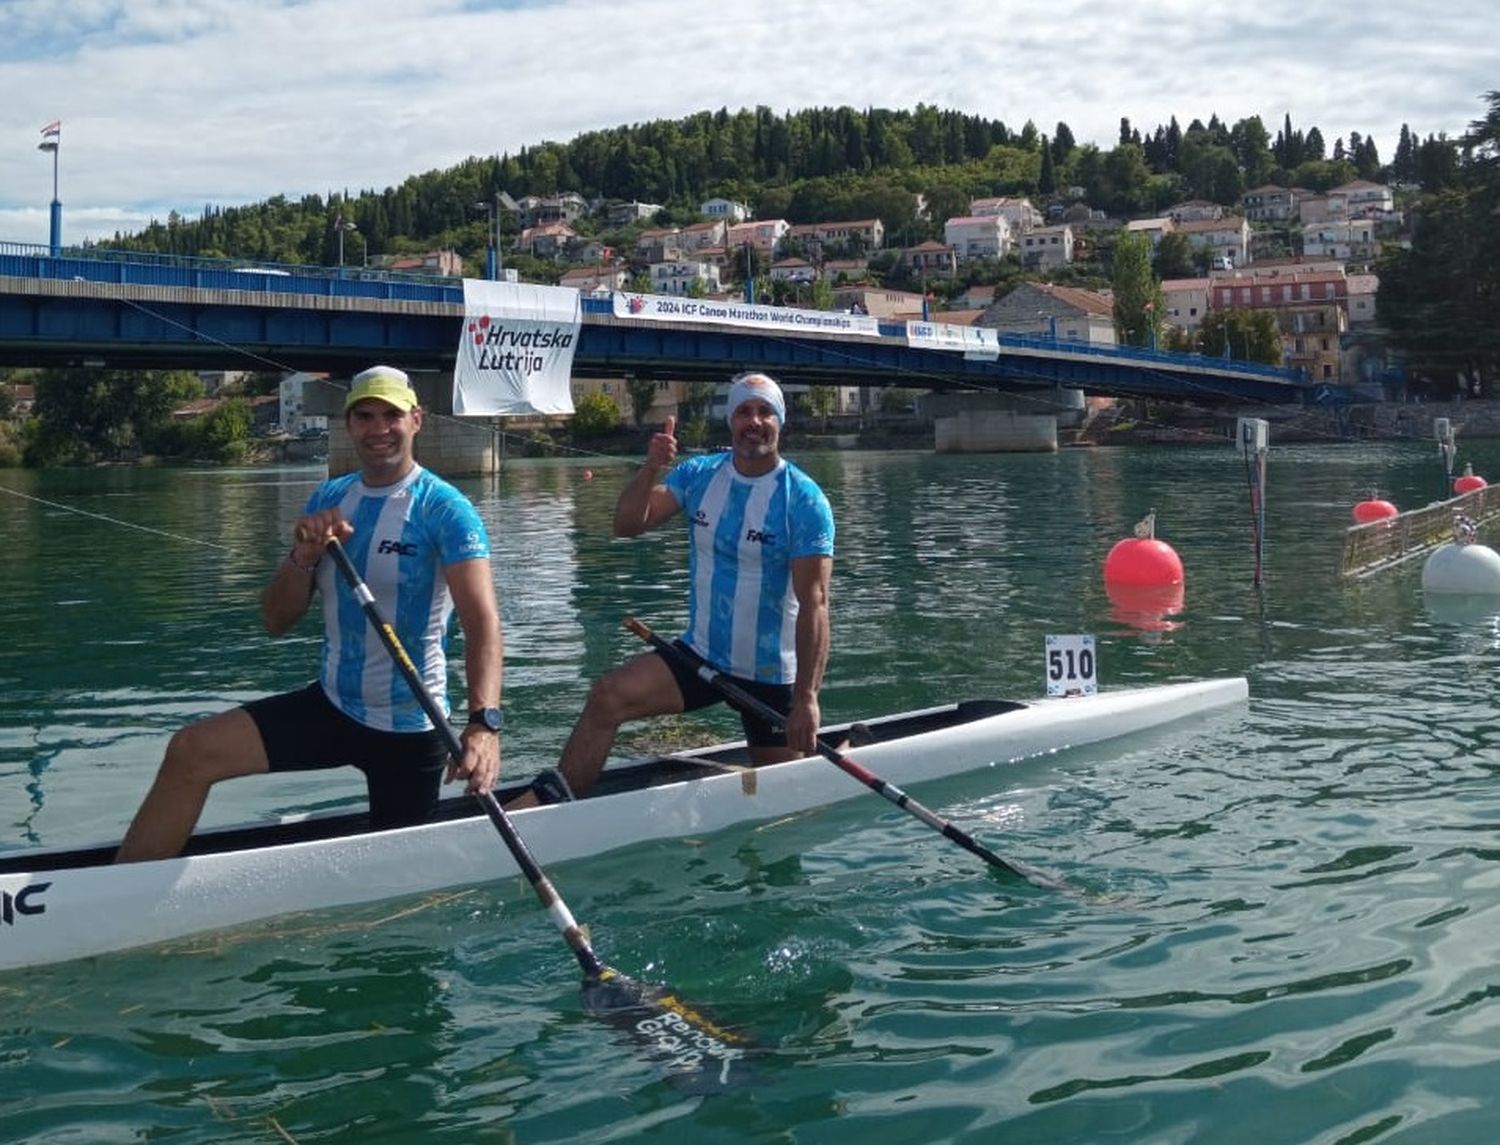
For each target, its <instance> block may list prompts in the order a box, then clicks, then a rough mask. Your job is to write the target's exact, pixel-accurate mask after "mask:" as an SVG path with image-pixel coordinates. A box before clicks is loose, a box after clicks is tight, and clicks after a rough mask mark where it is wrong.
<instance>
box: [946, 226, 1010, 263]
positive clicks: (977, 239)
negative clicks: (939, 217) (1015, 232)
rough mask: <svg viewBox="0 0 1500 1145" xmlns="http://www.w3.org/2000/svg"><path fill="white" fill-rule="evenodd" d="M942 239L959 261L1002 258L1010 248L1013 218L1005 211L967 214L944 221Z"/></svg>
mask: <svg viewBox="0 0 1500 1145" xmlns="http://www.w3.org/2000/svg"><path fill="white" fill-rule="evenodd" d="M943 241H944V242H945V243H947V244H948V245H949V246H950V247H952V248H953V253H954V255H955V257H957V259H958V261H959V262H968V261H969V260H970V259H976V258H995V259H998V258H1001V257H1003V256H1004V255H1005V253H1006V252H1007V251H1009V250H1010V248H1011V227H1010V221H1009V220H1008V219H1006V217H1005V216H1004V215H965V216H960V217H958V218H953V219H949V220H948V221H947V222H946V223H944V224H943Z"/></svg>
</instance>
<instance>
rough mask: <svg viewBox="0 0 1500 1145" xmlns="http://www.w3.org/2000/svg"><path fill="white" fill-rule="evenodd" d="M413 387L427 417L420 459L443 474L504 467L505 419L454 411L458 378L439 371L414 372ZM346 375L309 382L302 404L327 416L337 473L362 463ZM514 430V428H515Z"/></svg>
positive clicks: (331, 469)
mask: <svg viewBox="0 0 1500 1145" xmlns="http://www.w3.org/2000/svg"><path fill="white" fill-rule="evenodd" d="M411 381H412V387H413V388H414V389H415V390H416V391H417V396H418V397H419V398H420V399H421V402H422V409H423V411H425V415H426V416H425V417H424V419H423V422H422V431H421V432H420V433H419V434H417V441H416V456H417V460H418V461H419V462H421V463H422V464H423V465H425V466H426V467H427V468H428V469H431V470H432V471H433V472H434V473H439V474H442V476H444V477H486V476H490V475H492V474H495V473H498V472H499V471H500V463H501V459H502V457H503V455H504V452H505V451H504V449H503V448H502V444H501V442H502V438H501V433H500V430H501V419H500V418H488V417H454V416H453V414H452V413H451V412H450V411H451V410H452V408H453V383H452V380H451V379H450V378H448V377H443V376H440V375H436V374H415V375H413V376H412V379H411ZM348 392H349V381H348V379H347V378H337V379H329V380H326V381H322V382H319V383H315V384H314V383H309V384H308V386H307V387H306V389H304V390H303V394H302V400H303V408H304V409H305V410H306V411H307V412H308V413H310V414H323V415H324V416H326V417H327V418H328V427H329V429H328V475H329V476H330V477H337V476H338V475H339V474H341V473H348V472H349V471H350V470H352V469H357V468H358V467H359V463H358V461H357V460H356V459H355V456H354V447H353V446H352V445H350V443H349V435H348V434H346V433H345V432H344V428H343V426H344V395H345V394H347V393H348ZM512 432H514V431H512Z"/></svg>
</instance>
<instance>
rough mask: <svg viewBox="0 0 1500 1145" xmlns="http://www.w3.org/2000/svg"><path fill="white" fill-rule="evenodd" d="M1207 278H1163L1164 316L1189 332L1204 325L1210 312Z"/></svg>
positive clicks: (1174, 324) (1193, 331) (1180, 328)
mask: <svg viewBox="0 0 1500 1145" xmlns="http://www.w3.org/2000/svg"><path fill="white" fill-rule="evenodd" d="M1209 281H1210V280H1209V279H1207V278H1166V279H1163V280H1162V284H1161V296H1162V302H1163V306H1162V310H1163V311H1164V313H1163V314H1162V317H1163V318H1165V319H1166V320H1167V321H1168V322H1170V323H1171V324H1172V325H1173V326H1176V327H1177V328H1178V329H1179V330H1184V331H1186V332H1187V333H1189V334H1192V333H1195V332H1196V331H1197V329H1198V327H1199V326H1201V325H1203V316H1204V315H1205V314H1207V313H1208V287H1209Z"/></svg>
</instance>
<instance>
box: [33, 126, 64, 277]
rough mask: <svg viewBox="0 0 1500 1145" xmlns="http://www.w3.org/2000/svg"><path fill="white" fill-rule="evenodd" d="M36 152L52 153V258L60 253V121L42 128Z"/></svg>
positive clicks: (49, 246) (50, 243) (49, 234)
mask: <svg viewBox="0 0 1500 1145" xmlns="http://www.w3.org/2000/svg"><path fill="white" fill-rule="evenodd" d="M36 149H37V150H38V151H50V152H52V211H51V218H50V224H51V225H50V227H49V231H48V239H49V242H48V248H49V250H50V251H51V254H52V257H53V258H56V257H57V256H58V255H59V254H61V253H62V200H61V199H59V198H58V197H57V157H58V155H59V153H60V152H61V151H62V120H60V119H54V120H53V121H52V122H51V123H49V124H47V126H46V127H44V128H42V141H41V142H40V143H38V144H37V145H36Z"/></svg>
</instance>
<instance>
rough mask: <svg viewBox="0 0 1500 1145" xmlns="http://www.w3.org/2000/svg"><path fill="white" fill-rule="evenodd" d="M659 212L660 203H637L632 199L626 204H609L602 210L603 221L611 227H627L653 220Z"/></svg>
mask: <svg viewBox="0 0 1500 1145" xmlns="http://www.w3.org/2000/svg"><path fill="white" fill-rule="evenodd" d="M659 210H661V204H660V203H638V202H636V201H635V200H634V199H632V200H631V201H630V202H628V203H610V204H608V205H607V206H606V207H605V208H604V221H605V222H606V223H608V224H609V225H610V226H612V227H628V226H629V225H630V224H631V223H639V222H642V221H643V220H645V219H650V218H654V217H655V216H656V212H657V211H659Z"/></svg>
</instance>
